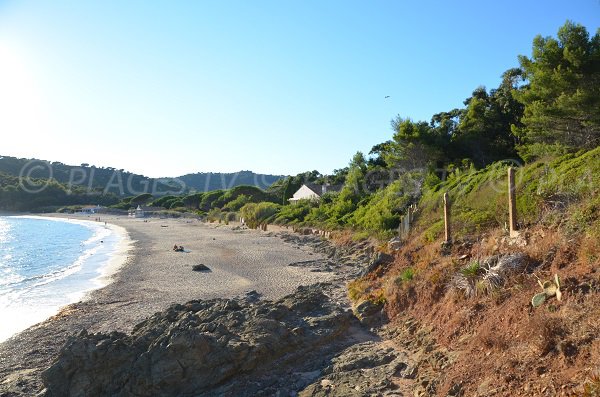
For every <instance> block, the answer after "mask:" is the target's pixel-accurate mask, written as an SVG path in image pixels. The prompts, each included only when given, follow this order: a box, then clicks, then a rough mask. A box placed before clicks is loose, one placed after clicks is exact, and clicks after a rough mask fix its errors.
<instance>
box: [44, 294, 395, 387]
mask: <svg viewBox="0 0 600 397" xmlns="http://www.w3.org/2000/svg"><path fill="white" fill-rule="evenodd" d="M322 289H323V285H319V284H318V285H313V286H310V287H301V288H299V289H298V290H297V292H296V293H294V294H291V295H288V296H286V297H284V298H282V299H280V300H278V301H275V302H271V301H262V300H258V299H252V298H255V297H256V296H255V294H256V293H255V292H251V293H249V294H248V295H247V296H246V297H242V298H235V299H212V300H206V301H202V300H196V301H190V302H187V303H185V304H183V305H181V304H178V305H173V306H171V307H169V308H168V309H167V310H165V311H163V312H159V313H156V314H154V315H153V316H151V317H150V318H148V319H147V320H145V321H143V322H141V323H139V324H137V325H136V326H135V327H134V329H133V331H132V333H131V334H130V335H126V334H123V333H119V332H113V333H110V334H102V333H97V334H89V333H86V332H81V333H79V334H78V335H73V336H71V337H69V339H68V340H67V342H66V344H65V346H64V347H63V348H62V350H61V351H60V353H59V355H58V357H57V359H56V361H55V362H54V363H53V364H52V365H51V366H50V368H48V369H47V370H46V371H44V372H43V374H42V379H43V383H44V386H45V387H46V391H45V396H46V397H49V396H88V395H90V396H91V395H112V396H130V395H160V396H180V395H208V396H213V395H214V396H218V395H236V396H251V395H252V396H253V395H273V394H275V393H276V392H277V391H278V390H281V391H282V393H284V394H285V393H287V394H285V395H289V394H291V393H292V391H294V390H293V387H294V385H297V384H302V385H306V384H308V383H310V382H312V380H313V379H314V377H316V376H318V374H319V371H318V370H319V365H323V364H322V363H321V361H323V360H325V361H326V360H327V355H328V354H332V352H331V351H330V350H328V349H331V347H330V346H333V345H334V344H335V343H338V342H339V341H342V340H344V338H345V335H346V333H347V329H348V327H349V326H350V325H351V324H352V322H353V321H356V320H354V318H353V316H352V314H351V313H348V312H346V311H345V310H343V309H342V308H340V307H339V306H337V305H335V304H333V303H332V301H331V300H330V299H329V298H328V297H327V296H326V295H324V294H323V293H322V292H321V291H322ZM248 297H250V298H251V299H250V300H253V301H254V302H250V301H249V300H248V299H247V298H248ZM339 343H341V342H339ZM347 343H348V342H347ZM386 360H387V359H386ZM384 361H385V360H384ZM279 362H288V363H290V362H293V363H295V365H296V366H302V365H303V366H305V367H306V368H305V371H303V373H304V375H300V374H298V375H290V374H289V370H288V369H289V367H287V369H286V367H285V366H282V365H280V364H278V363H279ZM315 371H316V372H315ZM307 373H308V374H313V375H312V377H311V378H306V375H305V374H307ZM293 376H295V377H293ZM290 377H292V378H290Z"/></svg>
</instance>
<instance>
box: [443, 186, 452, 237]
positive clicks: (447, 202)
mask: <svg viewBox="0 0 600 397" xmlns="http://www.w3.org/2000/svg"><path fill="white" fill-rule="evenodd" d="M444 234H445V236H446V240H445V242H446V243H450V239H451V236H450V200H449V199H448V193H444Z"/></svg>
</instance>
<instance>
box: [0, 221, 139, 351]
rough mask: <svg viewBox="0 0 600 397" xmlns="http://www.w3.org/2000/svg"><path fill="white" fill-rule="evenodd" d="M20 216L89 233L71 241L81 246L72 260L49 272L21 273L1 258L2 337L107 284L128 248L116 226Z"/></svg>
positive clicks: (55, 311) (12, 333) (0, 305)
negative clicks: (56, 223) (76, 228)
mask: <svg viewBox="0 0 600 397" xmlns="http://www.w3.org/2000/svg"><path fill="white" fill-rule="evenodd" d="M19 218H27V219H42V220H47V221H57V222H66V223H73V224H79V225H82V226H85V227H86V228H88V229H90V230H91V231H92V233H93V234H92V236H91V237H89V238H87V239H86V240H84V241H80V242H74V243H75V244H78V245H79V250H80V254H79V256H78V257H77V259H76V260H74V261H71V262H70V263H64V265H61V266H59V267H58V268H56V269H54V270H52V271H48V272H47V273H43V274H34V275H31V276H29V277H23V276H22V275H19V274H16V273H15V272H14V271H12V269H11V268H10V267H7V266H3V264H2V262H0V276H1V277H2V282H0V341H3V340H5V339H7V338H9V337H10V336H12V335H14V334H15V333H17V332H19V331H22V330H24V329H25V328H27V327H29V326H31V325H34V324H36V323H38V322H40V321H43V320H45V319H47V318H48V317H50V316H52V315H54V314H56V313H58V311H59V310H60V308H61V307H63V306H65V305H67V304H70V303H74V302H77V301H79V300H81V299H83V298H85V296H86V294H87V293H89V292H90V291H92V290H94V289H97V288H100V287H102V286H104V285H106V284H107V283H109V282H110V279H111V276H112V274H114V272H116V271H117V270H118V268H119V266H120V265H121V264H122V263H123V262H124V259H125V257H126V252H127V249H128V248H129V238H128V236H127V232H126V231H125V229H123V228H120V227H117V226H114V225H105V224H104V223H98V222H91V221H87V220H78V219H77V220H76V219H64V218H51V217H39V216H20V217H19ZM1 219H2V218H0V220H1ZM0 225H1V223H0ZM8 255H11V254H5V255H4V256H3V258H4V264H6V263H8V262H9V260H10V259H12V256H10V257H9V256H8ZM0 259H2V257H0Z"/></svg>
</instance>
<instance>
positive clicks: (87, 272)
mask: <svg viewBox="0 0 600 397" xmlns="http://www.w3.org/2000/svg"><path fill="white" fill-rule="evenodd" d="M1 216H3V217H13V218H25V219H37V220H45V221H52V222H62V223H70V224H76V225H81V226H83V227H85V228H87V229H89V230H90V231H91V232H92V233H93V234H92V237H90V239H88V240H86V241H85V242H84V244H85V243H87V242H88V241H91V243H92V244H93V245H92V246H89V247H88V248H87V249H86V250H84V251H82V252H81V253H80V255H79V257H78V258H77V259H76V260H75V261H74V262H73V263H71V264H65V266H67V265H68V266H73V265H75V264H77V263H79V265H77V266H79V269H78V270H77V271H76V272H75V273H73V274H70V275H68V276H67V278H64V279H61V280H59V281H60V282H67V283H69V285H71V286H72V287H71V288H72V289H73V290H72V291H69V290H68V291H64V290H63V291H64V292H63V293H62V295H63V299H64V302H62V303H58V302H57V306H53V307H54V308H53V309H52V308H51V306H48V307H44V308H43V310H42V311H40V310H41V309H42V308H36V307H35V306H31V307H30V306H27V307H26V310H29V311H30V312H31V313H37V314H36V315H35V316H33V317H30V319H29V320H26V319H23V321H22V322H21V323H19V324H21V327H24V328H21V327H19V328H13V331H12V333H11V334H3V335H4V336H3V337H2V339H0V343H2V342H5V341H8V340H10V339H11V338H12V337H14V336H15V335H17V334H19V333H20V332H23V331H24V330H26V329H28V328H30V327H35V326H37V325H38V324H41V323H43V322H45V321H48V320H49V319H51V318H52V317H54V316H56V315H58V314H60V313H61V312H62V311H63V310H64V309H65V308H66V307H68V306H69V305H72V304H76V303H78V302H83V301H85V300H87V299H89V297H90V295H91V294H92V293H93V291H95V290H97V289H100V288H104V287H106V286H107V285H108V284H110V283H111V282H112V280H113V276H114V275H115V273H116V272H118V271H119V269H120V268H121V267H122V266H123V264H124V263H125V260H126V258H127V255H128V253H129V250H130V247H131V240H130V239H129V235H128V233H127V231H126V230H125V229H124V228H122V227H119V226H116V225H106V226H104V225H102V226H101V225H99V224H97V223H95V222H93V221H89V220H83V219H73V218H70V217H62V216H46V215H40V214H29V213H28V214H23V213H20V214H16V213H14V214H10V215H8V214H3V215H1ZM102 229H106V230H108V231H109V232H108V234H107V235H103V234H102V233H104V231H103V230H102ZM100 239H102V240H100ZM104 242H106V244H104ZM73 277H74V278H73ZM69 280H70V281H69ZM54 289H55V290H56V292H57V293H59V291H61V289H57V287H54ZM49 291H50V290H49ZM8 310H9V313H10V310H13V311H14V310H19V309H18V308H8ZM41 313H46V314H45V315H44V316H43V317H42V315H41ZM10 329H11V328H9V330H10Z"/></svg>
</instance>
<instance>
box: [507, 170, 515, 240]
mask: <svg viewBox="0 0 600 397" xmlns="http://www.w3.org/2000/svg"><path fill="white" fill-rule="evenodd" d="M508 226H509V231H510V235H511V236H514V235H515V234H516V233H517V200H516V196H515V170H514V168H512V167H508Z"/></svg>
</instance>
